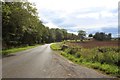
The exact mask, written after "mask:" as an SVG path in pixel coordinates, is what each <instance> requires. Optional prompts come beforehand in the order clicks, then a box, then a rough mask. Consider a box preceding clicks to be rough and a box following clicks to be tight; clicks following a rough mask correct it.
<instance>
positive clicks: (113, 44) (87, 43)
mask: <svg viewBox="0 0 120 80" xmlns="http://www.w3.org/2000/svg"><path fill="white" fill-rule="evenodd" d="M66 44H67V45H69V46H82V47H83V48H95V47H118V45H119V44H120V42H119V41H95V40H93V41H84V42H67V43H66Z"/></svg>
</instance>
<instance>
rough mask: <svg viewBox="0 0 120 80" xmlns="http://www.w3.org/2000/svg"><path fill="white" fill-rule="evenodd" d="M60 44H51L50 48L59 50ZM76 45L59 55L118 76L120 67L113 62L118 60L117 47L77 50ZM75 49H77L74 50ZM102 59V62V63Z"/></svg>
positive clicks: (119, 75)
mask: <svg viewBox="0 0 120 80" xmlns="http://www.w3.org/2000/svg"><path fill="white" fill-rule="evenodd" d="M61 45H62V44H60V43H59V44H58V43H55V44H52V45H51V48H52V49H53V50H60V49H61ZM77 48H78V47H75V46H74V48H73V47H71V48H70V46H69V48H67V49H65V50H64V51H61V55H62V56H64V57H66V58H67V59H69V60H71V61H72V62H74V63H77V64H80V65H84V66H87V67H90V68H93V69H97V70H100V71H102V72H104V73H106V74H111V75H114V76H118V77H120V67H118V66H117V65H116V64H114V63H115V62H116V61H118V60H119V57H118V54H119V51H118V50H119V49H117V48H109V47H108V48H106V47H103V48H101V49H102V50H107V52H104V53H101V52H98V50H97V49H98V48H94V49H84V48H81V49H80V50H79V48H78V49H77ZM76 49H77V50H78V51H76ZM102 61H104V63H102Z"/></svg>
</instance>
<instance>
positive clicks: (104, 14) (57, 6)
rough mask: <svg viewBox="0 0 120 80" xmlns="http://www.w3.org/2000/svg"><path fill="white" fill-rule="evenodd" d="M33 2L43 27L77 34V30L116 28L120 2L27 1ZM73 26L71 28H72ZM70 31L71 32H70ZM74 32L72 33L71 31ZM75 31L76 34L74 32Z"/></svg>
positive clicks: (112, 0)
mask: <svg viewBox="0 0 120 80" xmlns="http://www.w3.org/2000/svg"><path fill="white" fill-rule="evenodd" d="M28 1H30V2H34V3H35V4H36V7H37V9H38V12H39V16H40V18H41V20H43V21H45V22H47V23H44V24H45V26H48V27H50V28H60V27H58V26H62V27H63V28H64V27H65V26H68V27H65V28H66V29H68V32H73V33H77V30H79V29H85V30H87V31H89V32H91V31H102V28H109V27H112V28H117V26H118V24H117V23H118V20H117V19H118V13H117V12H118V11H117V10H118V2H119V1H120V0H28ZM72 26H73V27H72ZM70 29H71V31H70ZM72 30H74V31H72ZM75 30H76V32H75Z"/></svg>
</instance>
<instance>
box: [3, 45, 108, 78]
mask: <svg viewBox="0 0 120 80" xmlns="http://www.w3.org/2000/svg"><path fill="white" fill-rule="evenodd" d="M2 67H3V69H2V70H3V74H2V77H3V78H110V76H107V75H105V74H101V73H100V72H97V71H95V70H93V69H89V68H86V67H83V66H80V65H77V64H74V63H72V62H70V61H69V60H67V59H65V58H64V57H63V56H61V55H59V54H58V53H56V52H55V51H53V50H51V49H50V44H45V45H42V46H38V47H36V48H33V49H29V50H25V51H22V52H18V53H16V54H13V55H11V56H9V57H4V58H3V66H2Z"/></svg>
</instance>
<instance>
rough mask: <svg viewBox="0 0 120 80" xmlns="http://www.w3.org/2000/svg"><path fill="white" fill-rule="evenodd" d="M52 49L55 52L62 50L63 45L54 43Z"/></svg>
mask: <svg viewBox="0 0 120 80" xmlns="http://www.w3.org/2000/svg"><path fill="white" fill-rule="evenodd" d="M50 47H51V48H52V49H53V50H61V43H52V44H51V45H50Z"/></svg>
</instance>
